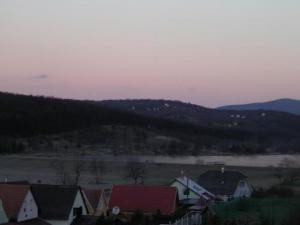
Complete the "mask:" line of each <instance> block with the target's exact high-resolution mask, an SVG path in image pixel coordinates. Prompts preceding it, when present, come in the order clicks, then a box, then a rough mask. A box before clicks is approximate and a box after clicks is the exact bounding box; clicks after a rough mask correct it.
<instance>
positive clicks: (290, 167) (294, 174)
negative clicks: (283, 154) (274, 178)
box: [280, 158, 300, 184]
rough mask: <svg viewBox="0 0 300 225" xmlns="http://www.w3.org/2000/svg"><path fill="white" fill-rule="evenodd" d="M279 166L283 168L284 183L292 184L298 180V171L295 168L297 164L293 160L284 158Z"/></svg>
mask: <svg viewBox="0 0 300 225" xmlns="http://www.w3.org/2000/svg"><path fill="white" fill-rule="evenodd" d="M280 166H281V167H282V168H284V171H285V173H284V174H285V178H284V181H285V182H287V183H291V184H294V183H295V182H297V181H298V180H299V178H300V169H299V168H297V166H298V165H297V162H296V161H295V160H293V159H288V158H285V159H283V160H282V162H281V163H280Z"/></svg>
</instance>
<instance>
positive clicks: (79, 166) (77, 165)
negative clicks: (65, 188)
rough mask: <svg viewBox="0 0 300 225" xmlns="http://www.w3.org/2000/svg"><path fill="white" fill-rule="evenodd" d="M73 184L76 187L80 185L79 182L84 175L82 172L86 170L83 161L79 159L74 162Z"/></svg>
mask: <svg viewBox="0 0 300 225" xmlns="http://www.w3.org/2000/svg"><path fill="white" fill-rule="evenodd" d="M72 170H73V174H74V175H73V177H74V179H73V184H74V185H78V184H79V181H80V177H81V174H82V171H83V170H84V163H83V162H82V161H80V160H79V159H75V160H74V161H73V168H72Z"/></svg>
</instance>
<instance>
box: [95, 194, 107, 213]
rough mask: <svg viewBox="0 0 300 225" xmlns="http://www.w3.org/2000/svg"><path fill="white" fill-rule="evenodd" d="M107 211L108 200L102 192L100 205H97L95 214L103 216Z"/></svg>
mask: <svg viewBox="0 0 300 225" xmlns="http://www.w3.org/2000/svg"><path fill="white" fill-rule="evenodd" d="M106 211H107V204H106V201H105V198H104V194H102V195H101V197H100V201H99V203H98V206H97V210H96V212H95V216H101V215H104V216H106V214H107V213H106Z"/></svg>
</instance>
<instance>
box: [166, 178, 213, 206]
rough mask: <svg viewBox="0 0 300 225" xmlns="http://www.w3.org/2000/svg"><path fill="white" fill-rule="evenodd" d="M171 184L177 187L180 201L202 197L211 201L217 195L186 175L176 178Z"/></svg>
mask: <svg viewBox="0 0 300 225" xmlns="http://www.w3.org/2000/svg"><path fill="white" fill-rule="evenodd" d="M171 186H172V187H176V188H177V193H178V199H179V201H183V200H186V199H195V200H199V199H200V198H204V199H205V200H207V201H209V200H212V199H214V197H215V196H214V194H212V193H210V192H209V191H208V190H206V189H205V188H203V187H201V186H199V185H198V184H197V183H196V182H194V181H193V180H192V179H190V178H188V177H186V176H182V177H178V178H176V179H175V180H174V181H173V182H172V183H171Z"/></svg>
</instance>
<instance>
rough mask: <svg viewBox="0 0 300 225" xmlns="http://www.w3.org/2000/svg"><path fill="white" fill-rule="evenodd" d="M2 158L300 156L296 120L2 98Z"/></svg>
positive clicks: (148, 103)
mask: <svg viewBox="0 0 300 225" xmlns="http://www.w3.org/2000/svg"><path fill="white" fill-rule="evenodd" d="M0 124H1V126H0V154H1V152H3V153H14V152H21V151H25V152H26V151H27V152H38V153H40V152H44V151H52V152H60V151H61V152H66V151H86V150H87V149H88V150H89V149H91V150H93V151H97V152H106V153H109V154H167V155H197V154H204V153H205V154H212V153H220V152H223V153H234V154H255V153H264V152H283V153H287V152H299V151H300V150H299V147H298V146H300V116H297V115H293V114H290V113H285V112H278V111H269V110H244V111H235V110H216V109H210V108H205V107H203V106H198V105H194V104H190V103H184V102H180V101H170V100H151V99H144V100H143V99H137V100H106V101H80V100H70V99H57V98H51V97H36V96H25V95H17V94H10V93H1V92H0Z"/></svg>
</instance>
